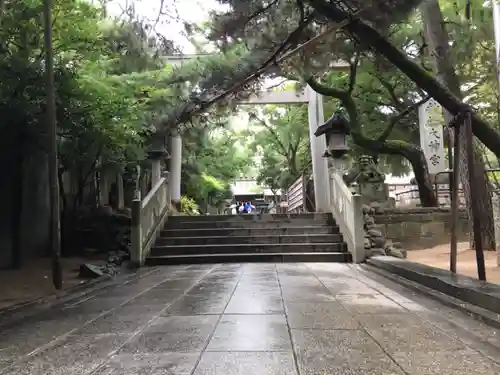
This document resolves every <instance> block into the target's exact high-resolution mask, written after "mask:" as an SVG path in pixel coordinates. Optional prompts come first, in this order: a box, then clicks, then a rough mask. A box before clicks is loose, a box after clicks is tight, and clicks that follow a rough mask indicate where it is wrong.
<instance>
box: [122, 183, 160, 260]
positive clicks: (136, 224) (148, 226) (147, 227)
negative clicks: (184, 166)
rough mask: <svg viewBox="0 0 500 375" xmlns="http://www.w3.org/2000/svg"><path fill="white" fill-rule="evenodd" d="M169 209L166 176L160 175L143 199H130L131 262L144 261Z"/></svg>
mask: <svg viewBox="0 0 500 375" xmlns="http://www.w3.org/2000/svg"><path fill="white" fill-rule="evenodd" d="M169 209H170V193H169V189H168V183H167V177H165V176H164V177H162V178H160V180H159V181H158V182H157V183H156V184H155V185H154V186H153V188H152V189H151V190H150V192H149V193H148V194H147V195H146V197H144V199H142V200H141V199H134V200H133V201H132V228H131V242H132V246H131V252H130V260H131V262H132V264H134V265H137V266H140V265H142V264H143V263H144V260H145V259H146V257H147V255H148V254H149V251H150V250H151V246H152V245H153V244H154V242H155V240H156V237H157V236H158V234H159V232H160V230H161V228H162V227H163V224H164V223H165V221H166V219H167V216H168V212H169Z"/></svg>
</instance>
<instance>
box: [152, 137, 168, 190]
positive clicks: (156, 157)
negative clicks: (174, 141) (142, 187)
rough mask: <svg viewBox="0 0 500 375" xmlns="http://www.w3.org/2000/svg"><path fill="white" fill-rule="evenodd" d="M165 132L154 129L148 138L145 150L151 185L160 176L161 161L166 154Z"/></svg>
mask: <svg viewBox="0 0 500 375" xmlns="http://www.w3.org/2000/svg"><path fill="white" fill-rule="evenodd" d="M166 144H167V138H166V136H165V133H163V132H161V131H158V130H156V131H155V132H154V133H153V134H151V137H150V138H149V142H148V147H147V150H148V151H147V152H148V159H149V160H150V161H151V185H152V186H154V185H155V184H156V183H157V182H158V181H159V180H160V179H161V176H162V173H161V171H162V161H164V160H165V157H167V156H168V151H167V149H166Z"/></svg>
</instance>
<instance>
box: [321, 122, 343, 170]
mask: <svg viewBox="0 0 500 375" xmlns="http://www.w3.org/2000/svg"><path fill="white" fill-rule="evenodd" d="M349 134H350V130H349V124H348V122H347V120H346V118H345V117H344V116H342V114H341V113H340V112H335V113H334V114H333V115H332V117H330V118H329V119H328V120H326V122H325V123H324V124H323V125H321V126H319V127H318V129H317V130H316V132H314V135H315V136H316V137H320V136H322V135H325V137H326V151H325V153H324V154H323V156H324V157H327V158H330V160H331V162H332V165H331V166H332V167H334V168H335V169H337V170H340V169H343V168H344V167H345V166H344V160H345V155H346V154H347V152H348V151H349V147H348V146H347V136H348V135H349Z"/></svg>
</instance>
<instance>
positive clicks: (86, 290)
mask: <svg viewBox="0 0 500 375" xmlns="http://www.w3.org/2000/svg"><path fill="white" fill-rule="evenodd" d="M154 271H155V269H148V270H147V271H146V272H144V273H140V270H134V271H130V270H127V269H126V268H122V270H121V272H122V273H120V274H119V275H117V276H115V277H113V276H109V275H103V276H100V277H98V278H96V279H93V280H89V281H86V282H83V283H81V284H78V285H75V286H73V287H71V288H68V289H66V290H63V291H60V292H56V293H54V294H52V295H50V296H44V297H40V298H37V299H34V300H32V301H28V302H25V303H20V304H17V305H14V306H8V307H5V308H3V309H0V328H2V327H4V326H6V325H9V324H12V323H14V322H15V321H18V320H21V319H24V318H27V317H29V316H32V315H34V314H36V313H38V312H41V311H44V310H47V309H49V308H54V307H58V306H60V305H64V304H67V303H70V302H73V301H75V300H77V299H80V298H83V297H86V296H88V295H89V294H91V293H93V292H98V291H104V290H105V289H108V288H111V287H112V286H115V285H118V284H119V283H120V282H123V281H130V280H133V279H134V278H141V277H144V276H147V275H149V274H150V273H153V272H154Z"/></svg>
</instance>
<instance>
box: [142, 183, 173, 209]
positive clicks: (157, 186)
mask: <svg viewBox="0 0 500 375" xmlns="http://www.w3.org/2000/svg"><path fill="white" fill-rule="evenodd" d="M166 182H167V179H166V178H165V177H162V178H160V179H159V180H158V182H157V183H156V184H155V186H153V187H152V188H151V190H150V191H149V193H148V194H147V195H146V196H145V197H144V199H143V200H142V201H141V208H145V207H146V206H147V205H148V204H149V201H150V200H151V199H152V198H153V197H154V196H155V194H156V192H157V191H158V190H160V188H161V187H162V185H163V184H164V183H166Z"/></svg>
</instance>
